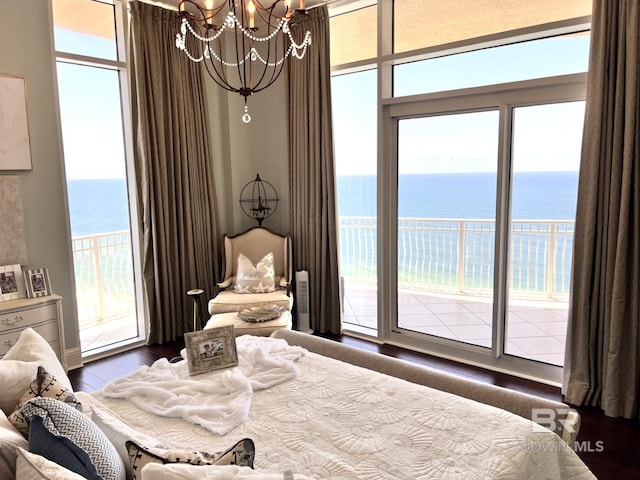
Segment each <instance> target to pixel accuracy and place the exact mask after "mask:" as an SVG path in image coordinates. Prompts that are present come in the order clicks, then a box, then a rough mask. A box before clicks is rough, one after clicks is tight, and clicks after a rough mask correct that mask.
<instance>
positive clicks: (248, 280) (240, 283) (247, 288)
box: [233, 252, 276, 293]
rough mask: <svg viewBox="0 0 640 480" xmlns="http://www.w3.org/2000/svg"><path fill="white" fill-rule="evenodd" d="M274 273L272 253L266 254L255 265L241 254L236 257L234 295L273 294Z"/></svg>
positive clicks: (274, 288)
mask: <svg viewBox="0 0 640 480" xmlns="http://www.w3.org/2000/svg"><path fill="white" fill-rule="evenodd" d="M275 290H276V282H275V271H274V269H273V252H269V253H267V254H266V255H265V256H264V257H263V258H262V260H260V261H259V262H258V263H257V264H256V265H254V264H253V263H251V260H250V259H249V258H247V257H246V256H244V255H243V254H242V253H241V254H239V255H238V266H237V268H236V279H235V283H234V285H233V291H234V292H236V293H267V292H275Z"/></svg>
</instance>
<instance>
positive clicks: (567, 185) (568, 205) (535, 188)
mask: <svg viewBox="0 0 640 480" xmlns="http://www.w3.org/2000/svg"><path fill="white" fill-rule="evenodd" d="M577 188H578V174H577V172H519V173H518V172H517V173H514V174H513V188H512V191H513V193H512V206H511V212H512V218H513V219H519V220H523V219H527V220H531V219H559V220H565V219H573V218H574V217H575V210H576V193H577ZM337 190H338V212H339V215H340V216H371V217H372V216H375V215H376V177H375V176H374V175H354V176H341V177H338V179H337ZM398 191H399V198H398V216H399V217H414V218H481V219H491V218H495V214H496V203H495V198H496V175H495V174H493V173H450V174H421V175H400V176H399V179H398Z"/></svg>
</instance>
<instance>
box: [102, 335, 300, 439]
mask: <svg viewBox="0 0 640 480" xmlns="http://www.w3.org/2000/svg"><path fill="white" fill-rule="evenodd" d="M236 346H237V351H238V366H237V367H234V368H230V369H226V370H222V371H213V372H209V373H205V374H201V375H198V376H194V377H191V376H189V371H188V366H187V363H186V360H182V361H180V362H177V363H169V361H168V360H166V359H164V358H163V359H160V360H157V361H156V362H155V363H153V365H151V366H143V367H140V368H139V369H138V370H136V371H134V372H132V373H130V374H128V375H125V376H123V377H120V378H117V379H115V380H113V381H112V382H110V383H108V384H107V385H106V386H105V388H104V390H103V394H104V396H105V397H110V398H121V399H128V400H129V401H130V402H131V403H133V404H134V405H136V406H137V407H139V408H141V409H142V410H144V411H146V412H150V413H153V414H156V415H159V416H162V417H177V418H182V419H184V420H186V421H187V422H189V423H193V424H196V425H200V426H202V427H204V428H206V429H207V430H209V431H211V432H213V433H215V434H217V435H224V434H225V433H227V432H228V431H229V430H231V429H232V428H234V427H236V426H237V425H239V424H241V423H242V422H244V421H245V420H246V419H247V417H248V416H249V409H250V408H251V401H252V398H253V392H254V391H258V390H262V389H265V388H269V387H272V386H274V385H277V384H279V383H282V382H284V381H286V380H291V379H292V378H295V377H296V376H297V375H298V373H299V369H298V367H297V366H296V364H295V362H296V361H297V360H298V359H299V358H301V357H302V356H303V355H304V354H305V353H306V350H305V349H303V348H301V347H292V346H289V345H288V344H287V343H286V342H285V341H284V340H280V339H275V338H258V337H252V336H247V335H245V336H242V337H239V338H238V339H237V341H236Z"/></svg>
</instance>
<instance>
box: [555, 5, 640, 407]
mask: <svg viewBox="0 0 640 480" xmlns="http://www.w3.org/2000/svg"><path fill="white" fill-rule="evenodd" d="M639 15H640V12H639V11H638V1H637V0H628V1H625V0H616V1H606V2H605V1H600V0H596V1H594V5H593V20H592V31H591V53H590V65H589V74H588V75H589V76H588V82H587V106H586V118H585V127H584V140H583V145H582V163H581V166H580V180H579V187H578V209H577V213H576V232H575V245H574V261H573V263H574V267H573V292H572V299H571V306H570V309H571V313H570V318H569V330H568V336H567V355H566V362H565V363H566V365H565V382H564V393H565V395H566V401H567V402H569V403H572V404H576V405H598V406H601V407H602V408H603V410H604V412H605V413H606V414H607V415H610V416H624V417H629V418H631V417H637V416H638V402H639V400H640V398H639V393H640V389H639V381H640V357H639V354H638V353H639V349H640V343H639V340H640V336H639V332H638V330H639V328H638V327H639V324H640V274H639V273H638V272H639V265H640V153H639V150H640V136H639V134H638V132H639V130H640V121H639V120H640V114H639V111H640V104H639V91H640V82H639V80H638V77H639V70H638V68H639V62H638V59H639V56H640V53H639V52H640V50H639V45H638V38H639V36H640V29H639V25H638V24H639V22H640V20H639Z"/></svg>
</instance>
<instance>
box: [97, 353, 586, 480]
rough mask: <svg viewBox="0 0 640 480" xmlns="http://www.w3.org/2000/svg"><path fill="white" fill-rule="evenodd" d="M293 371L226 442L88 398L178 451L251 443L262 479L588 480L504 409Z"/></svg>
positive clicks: (370, 375) (348, 376)
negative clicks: (294, 476)
mask: <svg viewBox="0 0 640 480" xmlns="http://www.w3.org/2000/svg"><path fill="white" fill-rule="evenodd" d="M254 366H255V364H254ZM296 366H297V367H299V368H300V375H299V376H298V377H296V378H295V379H293V380H290V381H286V382H283V383H279V384H277V385H275V386H273V387H271V388H268V389H262V390H259V391H255V392H254V394H253V401H252V405H251V409H250V412H249V416H248V418H247V420H246V421H245V422H243V423H241V424H239V425H237V426H236V427H235V428H233V429H232V430H231V431H229V432H228V433H227V434H226V435H224V436H223V437H219V436H215V435H212V434H211V433H210V432H208V431H207V430H205V429H204V428H201V427H198V426H194V425H190V424H187V423H185V422H184V421H182V420H180V419H176V418H167V417H158V416H156V415H154V414H152V413H149V412H148V411H144V410H142V409H141V408H139V407H138V406H136V405H135V404H134V403H133V402H131V401H129V400H119V399H113V398H106V397H105V396H104V395H103V394H101V393H100V392H96V393H94V394H92V397H93V399H95V400H98V401H100V402H102V403H104V404H106V406H108V407H109V408H110V409H112V410H114V411H116V412H118V414H119V415H120V416H121V418H122V419H123V420H124V421H126V422H127V423H129V424H130V425H132V426H134V427H135V428H137V429H139V430H141V431H144V432H146V433H147V434H150V435H154V436H155V437H157V438H160V439H162V440H163V442H164V443H165V444H167V445H169V446H172V447H175V448H185V446H189V447H190V448H194V449H197V450H204V451H207V450H209V451H216V449H217V448H220V447H223V446H225V445H231V444H233V443H234V442H236V441H237V440H239V439H241V438H244V437H250V438H252V439H253V440H254V442H255V444H256V456H255V468H256V470H258V471H262V472H265V473H274V474H278V473H279V474H280V475H282V472H283V471H285V470H291V471H292V472H294V473H296V474H301V475H307V476H309V477H312V478H317V479H354V480H355V479H361V480H362V479H364V480H386V479H400V480H415V479H440V480H445V479H451V480H460V479H464V480H480V479H509V480H515V479H523V480H536V479H541V480H542V479H553V480H558V479H579V480H582V479H584V480H587V479H593V478H594V476H593V475H592V474H591V472H590V471H589V470H588V469H587V467H586V466H585V465H584V463H582V461H581V460H580V459H579V457H578V456H577V455H576V454H575V452H573V451H572V450H571V449H570V448H569V447H568V446H567V445H566V444H565V443H564V442H563V441H562V440H561V439H560V438H559V437H558V436H557V435H556V434H555V433H553V432H550V431H548V430H546V429H544V428H543V427H540V426H538V425H536V424H534V423H532V422H530V421H529V420H526V419H523V418H521V417H518V416H516V415H513V414H511V413H509V412H506V411H504V410H500V409H497V408H494V407H491V406H488V405H484V404H480V403H477V402H474V401H471V400H468V399H465V398H462V397H458V396H455V395H451V394H448V393H444V392H441V391H438V390H434V389H431V388H428V387H424V386H421V385H415V384H412V383H409V382H406V381H403V380H399V379H397V378H393V377H389V376H386V375H383V374H380V373H377V372H373V371H370V370H366V369H362V368H358V367H355V366H353V365H350V364H346V363H343V362H339V361H337V360H334V359H331V358H327V357H322V356H320V355H316V354H314V353H308V354H306V355H305V356H304V358H301V359H300V360H299V361H298V362H297V364H296ZM249 376H250V375H249ZM198 380H199V377H198ZM176 400H177V399H176ZM185 401H186V400H185ZM176 407H178V405H176Z"/></svg>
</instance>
